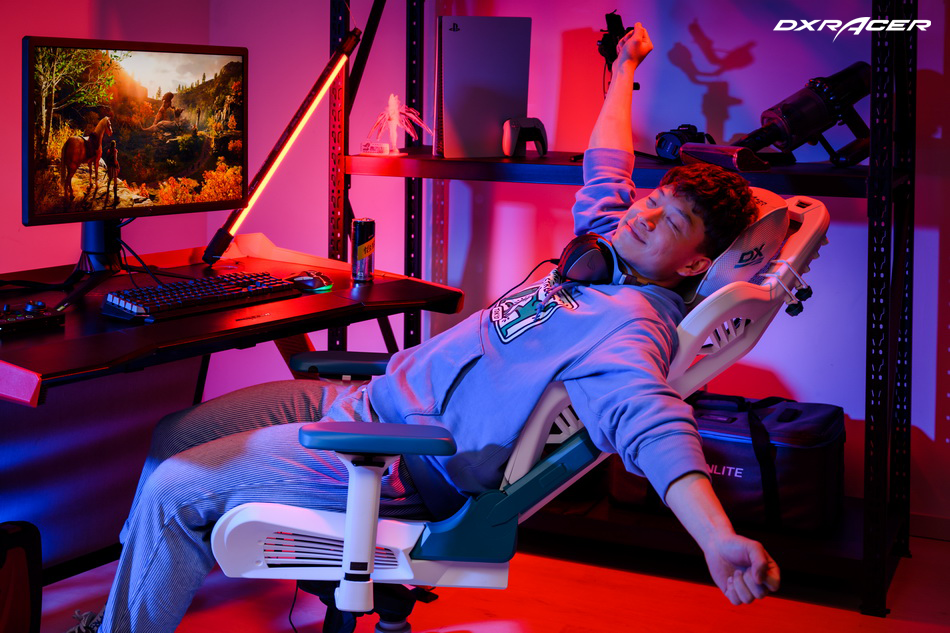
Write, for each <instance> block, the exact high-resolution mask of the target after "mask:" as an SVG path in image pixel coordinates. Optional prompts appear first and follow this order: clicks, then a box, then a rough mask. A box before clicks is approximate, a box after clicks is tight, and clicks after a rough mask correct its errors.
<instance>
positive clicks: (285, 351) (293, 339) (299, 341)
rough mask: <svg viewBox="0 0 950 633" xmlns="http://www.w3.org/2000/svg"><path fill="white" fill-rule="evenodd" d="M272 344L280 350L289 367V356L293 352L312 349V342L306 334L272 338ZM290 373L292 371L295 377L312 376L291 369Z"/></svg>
mask: <svg viewBox="0 0 950 633" xmlns="http://www.w3.org/2000/svg"><path fill="white" fill-rule="evenodd" d="M274 345H276V346H277V351H279V352H280V355H281V356H282V357H283V359H284V362H285V363H287V367H290V357H291V356H293V355H294V354H300V353H303V352H312V351H314V347H313V343H311V342H310V337H309V336H307V335H306V334H297V335H296V336H288V337H286V338H280V339H274ZM290 373H292V374H293V375H294V378H297V379H302V378H311V379H312V378H313V376H312V375H308V374H307V373H306V372H298V371H293V370H291V372H290Z"/></svg>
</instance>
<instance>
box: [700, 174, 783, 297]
mask: <svg viewBox="0 0 950 633" xmlns="http://www.w3.org/2000/svg"><path fill="white" fill-rule="evenodd" d="M752 196H753V198H754V199H755V202H756V204H757V205H758V207H759V212H758V215H757V216H756V217H757V219H756V221H755V222H753V223H752V224H751V225H750V226H749V227H747V228H746V229H745V230H744V231H743V232H742V233H740V234H739V237H737V238H736V239H735V241H733V242H732V244H731V245H730V246H729V248H727V249H726V250H725V252H724V253H723V254H722V255H720V256H719V257H717V258H716V260H715V261H714V262H713V263H712V264H711V265H710V266H709V269H708V270H707V271H706V274H705V275H703V277H702V279H701V280H700V281H699V283H698V284H697V286H696V290H695V292H694V293H693V294H692V296H690V294H689V293H687V294H686V297H684V299H685V300H686V307H687V309H688V310H692V309H693V308H694V307H695V306H696V305H697V304H699V303H700V302H701V301H702V300H703V299H705V298H706V297H708V296H709V295H711V294H712V293H714V292H716V291H717V290H719V289H720V288H723V287H724V286H727V285H729V284H731V283H732V282H734V281H751V280H752V279H753V278H754V277H755V276H756V274H758V272H759V271H760V270H762V268H763V267H765V266H767V265H768V263H769V262H770V261H771V260H772V259H773V258H774V257H775V256H776V255H777V254H778V251H779V249H780V248H781V246H782V243H783V242H784V241H785V237H786V235H787V233H788V224H789V219H788V204H787V203H786V201H785V199H784V198H782V197H781V196H779V195H776V194H774V193H772V192H771V191H768V190H766V189H760V188H758V187H752Z"/></svg>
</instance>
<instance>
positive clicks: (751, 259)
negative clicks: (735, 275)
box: [735, 244, 765, 268]
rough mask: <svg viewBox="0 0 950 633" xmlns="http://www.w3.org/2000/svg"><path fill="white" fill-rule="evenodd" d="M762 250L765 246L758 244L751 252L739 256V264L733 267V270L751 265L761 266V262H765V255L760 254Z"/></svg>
mask: <svg viewBox="0 0 950 633" xmlns="http://www.w3.org/2000/svg"><path fill="white" fill-rule="evenodd" d="M763 248H765V244H760V245H758V246H755V247H753V248H752V249H751V250H748V251H745V252H744V253H742V255H740V256H739V263H737V264H736V265H735V268H744V267H746V266H752V265H753V264H761V263H762V262H763V261H765V255H763V254H762V249H763Z"/></svg>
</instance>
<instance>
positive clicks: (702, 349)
mask: <svg viewBox="0 0 950 633" xmlns="http://www.w3.org/2000/svg"><path fill="white" fill-rule="evenodd" d="M760 191H761V190H760ZM765 193H766V194H768V196H763V195H762V194H759V197H763V198H764V199H765V200H766V202H765V206H767V207H770V209H768V208H767V209H766V210H765V215H760V220H761V218H763V217H767V216H768V215H769V214H772V213H773V212H774V211H775V210H776V209H780V210H781V214H782V216H784V219H783V220H781V222H780V223H781V224H784V226H785V227H786V228H785V231H784V232H783V234H782V237H783V238H784V240H782V239H779V240H778V246H776V247H775V248H774V249H772V248H765V247H763V248H761V249H760V250H761V251H762V252H764V253H765V254H766V255H767V253H768V252H769V251H777V254H775V255H774V256H772V257H770V258H769V260H768V261H767V263H766V264H765V266H764V267H759V266H755V267H752V266H749V267H740V268H748V269H752V270H743V271H741V279H739V280H735V279H733V280H731V281H726V282H723V281H720V283H721V284H722V285H721V287H718V288H715V287H713V284H712V283H706V284H705V285H704V286H701V287H702V291H701V292H705V293H708V296H706V297H705V298H704V299H703V300H702V301H701V302H699V303H698V304H696V305H695V306H694V308H693V309H692V310H691V311H690V312H689V314H687V316H686V318H684V319H683V321H682V322H681V323H680V325H679V327H678V328H677V336H678V337H679V348H678V351H677V354H676V356H675V357H674V359H673V362H672V363H671V365H670V371H669V375H668V379H669V382H670V385H671V386H672V387H673V388H674V389H676V391H677V392H678V393H679V394H680V395H681V396H682V397H684V398H685V397H686V396H688V395H690V394H691V393H693V392H694V391H696V390H698V389H699V388H700V387H702V386H703V385H704V384H706V383H707V382H709V381H710V380H711V379H712V378H714V377H715V376H717V375H718V374H720V373H721V372H722V371H723V370H725V369H726V368H727V367H728V366H729V365H731V364H732V363H734V362H735V361H737V360H738V359H739V358H741V357H742V356H744V355H745V354H746V353H747V352H748V351H749V350H750V349H752V347H753V346H754V345H755V343H756V342H758V340H759V338H760V337H761V336H762V333H763V332H764V331H765V328H766V327H767V326H768V324H769V323H770V322H771V321H772V319H773V318H774V317H775V315H776V314H777V313H778V311H779V309H780V308H781V307H782V305H783V304H789V305H794V304H798V303H799V301H800V300H799V299H798V298H797V297H796V296H795V295H794V294H793V293H794V292H795V291H796V289H800V288H802V287H806V286H805V282H804V279H803V278H802V275H803V274H804V273H805V272H807V271H808V270H809V264H810V262H811V261H812V260H813V259H815V258H816V257H818V249H819V247H820V246H821V245H822V244H824V243H827V240H826V239H825V233H826V232H827V230H828V225H829V223H830V218H829V215H828V210H827V209H826V208H825V206H824V205H823V204H821V203H820V202H818V201H817V200H814V199H812V198H806V197H802V196H797V197H793V198H790V199H788V200H787V201H786V200H782V199H781V198H779V200H782V202H781V204H777V203H776V201H775V198H778V196H775V195H774V194H771V193H770V192H765ZM760 208H761V207H760ZM785 209H787V211H785ZM774 220H775V218H774V217H773V218H772V220H770V221H769V222H770V223H771V225H770V226H767V227H766V230H767V231H769V232H771V233H774V230H775V229H774ZM756 225H759V222H757V223H756V224H755V225H753V227H756ZM753 227H750V228H753ZM759 228H761V225H760V226H759ZM748 237H749V236H746V235H742V236H740V238H739V239H737V240H736V242H735V243H734V244H733V246H734V247H736V248H738V249H743V248H745V247H746V245H747V244H751V243H753V242H754V243H755V247H758V245H759V244H762V243H763V242H761V241H759V240H760V238H761V237H762V236H761V235H757V236H756V237H755V239H752V240H749V239H743V238H748ZM770 239H771V242H770V243H775V239H774V236H772V237H770ZM783 241H784V243H783ZM755 247H753V250H754V248H755ZM731 250H732V253H731V254H730V255H729V257H727V258H726V259H725V260H722V258H720V259H719V260H717V262H718V261H720V260H722V261H726V262H731V265H732V266H733V267H735V264H736V263H740V258H738V257H737V256H736V254H735V248H734V249H731ZM747 250H749V249H747ZM740 256H741V251H740ZM716 278H717V279H719V280H723V279H728V275H726V274H718V275H716ZM581 429H583V423H582V422H581V421H580V420H579V419H578V417H577V415H576V414H575V413H574V410H573V409H572V408H571V406H570V398H569V397H568V395H567V390H566V389H565V388H564V385H563V384H562V383H552V384H551V385H550V386H549V387H548V389H547V390H546V391H545V393H544V395H543V396H542V398H541V399H540V400H539V402H538V404H537V405H536V407H535V410H534V412H533V413H532V415H531V417H530V418H529V421H528V423H527V424H526V425H525V428H524V430H523V432H522V435H521V437H519V439H518V442H517V443H516V445H515V449H514V451H513V452H512V455H511V457H510V458H509V460H508V465H507V469H506V471H505V476H504V479H503V481H502V489H505V488H507V487H509V486H510V485H511V484H513V483H514V482H517V481H519V480H520V479H521V478H522V477H524V476H525V475H527V474H528V473H529V471H531V469H532V468H533V467H534V466H535V464H536V463H537V462H538V460H539V458H540V456H541V453H542V451H543V450H544V447H545V446H546V445H549V444H561V443H563V442H564V441H565V440H566V439H567V438H569V437H571V436H572V435H573V434H574V433H576V432H578V431H580V430H581ZM603 457H605V455H604V456H602V457H601V459H602V458H603ZM597 461H599V460H597ZM597 461H595V462H593V463H591V464H588V465H586V466H585V467H584V468H583V469H582V470H581V471H580V472H578V473H577V475H576V476H575V477H573V478H572V479H571V480H570V481H569V482H567V483H566V484H565V485H562V486H560V487H559V488H558V489H557V490H555V491H552V494H551V495H550V496H549V497H547V498H546V499H545V500H544V502H542V503H538V504H537V505H536V506H535V507H534V508H532V510H531V511H529V512H526V513H524V514H523V515H522V520H524V519H526V518H527V517H528V516H530V515H531V514H532V513H533V512H534V511H535V510H537V509H538V508H540V507H542V506H543V504H544V503H546V501H547V499H548V498H550V497H553V496H554V495H556V494H558V493H559V492H560V491H561V490H563V489H564V488H566V487H567V486H568V485H570V483H573V481H575V480H576V479H578V478H579V477H581V476H582V475H583V474H584V473H586V472H587V471H588V470H590V469H591V468H593V467H594V466H595V465H596V463H597Z"/></svg>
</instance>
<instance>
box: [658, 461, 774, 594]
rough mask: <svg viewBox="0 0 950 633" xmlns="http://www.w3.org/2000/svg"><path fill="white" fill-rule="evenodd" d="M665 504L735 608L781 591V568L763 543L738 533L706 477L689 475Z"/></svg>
mask: <svg viewBox="0 0 950 633" xmlns="http://www.w3.org/2000/svg"><path fill="white" fill-rule="evenodd" d="M666 502H667V504H669V506H670V509H671V510H672V511H673V514H675V515H676V518H677V519H679V520H680V523H682V524H683V527H685V528H686V531H687V532H689V533H690V536H692V537H693V538H694V539H695V540H696V542H697V543H698V544H699V546H700V547H701V548H702V550H703V554H704V555H705V556H706V565H707V566H708V567H709V573H710V575H711V576H712V578H713V581H715V583H716V585H717V586H718V587H719V589H720V590H722V592H723V593H724V594H726V597H727V598H729V601H730V602H731V603H732V604H748V603H750V602H752V601H753V600H756V599H758V598H764V597H765V596H767V595H768V594H770V593H772V592H773V591H777V590H778V586H779V570H778V565H776V564H775V561H774V560H772V558H771V557H770V556H769V555H768V553H767V552H766V551H765V548H764V547H762V544H761V543H758V542H756V541H753V540H751V539H747V538H745V537H744V536H739V535H738V534H736V533H735V531H734V530H733V529H732V523H730V522H729V517H727V516H726V513H725V511H724V510H723V509H722V505H721V504H720V503H719V499H717V498H716V494H715V493H714V492H713V489H712V485H711V484H710V483H709V479H707V478H706V477H705V476H704V475H702V474H700V473H698V472H690V473H687V474H685V475H683V476H682V477H680V478H679V479H677V480H675V481H674V482H673V483H672V484H670V487H669V488H668V489H667V491H666Z"/></svg>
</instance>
